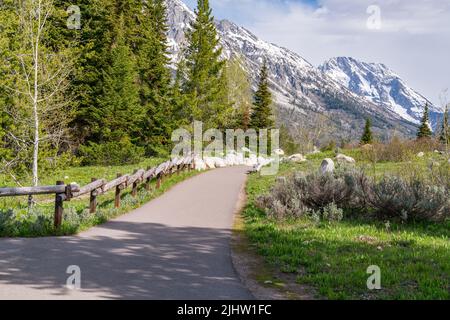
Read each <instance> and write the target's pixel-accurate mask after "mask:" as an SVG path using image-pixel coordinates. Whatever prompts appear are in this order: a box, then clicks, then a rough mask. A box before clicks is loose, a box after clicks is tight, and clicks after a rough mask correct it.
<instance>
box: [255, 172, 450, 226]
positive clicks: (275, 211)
mask: <svg viewBox="0 0 450 320" xmlns="http://www.w3.org/2000/svg"><path fill="white" fill-rule="evenodd" d="M257 205H258V206H259V207H261V208H263V209H264V210H265V211H266V213H267V214H268V215H269V216H272V217H274V218H281V219H282V218H288V217H302V216H308V217H312V218H314V219H315V220H317V219H323V220H328V221H340V220H342V219H343V217H344V212H345V213H346V215H347V217H350V216H353V215H357V216H359V217H361V215H363V216H364V217H367V218H372V219H377V220H381V221H386V220H390V219H394V220H403V221H420V220H425V221H444V220H446V219H449V218H450V193H449V188H448V186H446V185H437V184H432V183H430V182H428V181H426V180H422V179H419V178H414V179H409V180H407V179H403V178H400V177H397V176H386V177H384V178H382V179H381V180H379V181H375V180H374V179H372V178H370V177H368V176H366V175H365V174H364V172H362V171H359V170H356V169H346V168H341V169H339V170H337V171H336V172H335V173H333V174H325V175H323V174H319V173H310V174H307V175H305V174H301V173H297V174H295V175H292V176H289V177H287V178H284V179H279V180H278V182H277V183H276V184H275V186H274V187H273V188H272V190H271V192H270V193H269V194H267V195H264V196H261V197H259V198H258V199H257Z"/></svg>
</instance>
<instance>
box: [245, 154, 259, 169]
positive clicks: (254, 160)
mask: <svg viewBox="0 0 450 320" xmlns="http://www.w3.org/2000/svg"><path fill="white" fill-rule="evenodd" d="M244 164H245V165H246V166H248V167H253V166H254V165H256V164H258V158H257V157H256V155H254V154H251V155H250V156H249V157H248V158H245V159H244Z"/></svg>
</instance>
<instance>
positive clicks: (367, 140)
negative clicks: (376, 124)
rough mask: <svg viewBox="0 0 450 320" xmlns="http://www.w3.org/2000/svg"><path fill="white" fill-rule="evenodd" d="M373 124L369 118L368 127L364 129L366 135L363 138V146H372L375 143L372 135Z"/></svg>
mask: <svg viewBox="0 0 450 320" xmlns="http://www.w3.org/2000/svg"><path fill="white" fill-rule="evenodd" d="M371 127H372V122H371V121H370V119H369V118H368V119H367V120H366V126H365V128H364V133H363V135H362V137H361V144H371V143H372V142H373V135H372V129H371Z"/></svg>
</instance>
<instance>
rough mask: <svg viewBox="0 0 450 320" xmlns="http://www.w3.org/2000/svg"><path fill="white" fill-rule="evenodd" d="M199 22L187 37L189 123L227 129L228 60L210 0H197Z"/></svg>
mask: <svg viewBox="0 0 450 320" xmlns="http://www.w3.org/2000/svg"><path fill="white" fill-rule="evenodd" d="M195 13H196V19H195V21H194V22H193V23H192V26H191V27H192V28H191V31H190V32H189V33H188V34H187V39H188V46H187V48H186V53H185V57H184V58H185V60H186V79H185V82H184V92H185V93H186V94H188V96H189V97H190V104H191V106H190V108H191V110H190V112H189V113H190V115H191V119H190V120H194V119H195V120H201V121H203V122H204V124H205V127H207V128H212V127H219V128H220V127H224V126H226V122H227V120H228V116H229V114H230V113H231V110H232V108H231V106H230V105H229V104H228V103H227V101H228V100H227V90H226V88H227V81H226V74H225V61H224V60H223V59H221V54H222V48H221V46H220V44H219V37H218V35H217V30H216V27H215V24H214V17H213V16H212V10H211V8H210V6H209V1H208V0H198V2H197V9H196V11H195Z"/></svg>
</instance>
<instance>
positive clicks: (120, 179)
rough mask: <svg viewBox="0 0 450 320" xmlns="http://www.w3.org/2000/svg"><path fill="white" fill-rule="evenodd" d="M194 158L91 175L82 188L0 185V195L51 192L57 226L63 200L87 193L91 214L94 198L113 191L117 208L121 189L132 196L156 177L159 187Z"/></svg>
mask: <svg viewBox="0 0 450 320" xmlns="http://www.w3.org/2000/svg"><path fill="white" fill-rule="evenodd" d="M194 159H195V157H194V156H189V157H184V158H177V159H173V160H169V161H166V162H164V163H161V164H160V165H158V166H156V167H149V168H147V169H146V170H144V169H139V170H136V171H134V172H133V173H132V174H126V175H122V174H120V173H119V174H117V178H116V179H114V180H112V181H107V180H105V179H97V178H92V182H91V183H89V184H87V185H85V186H83V187H80V186H79V185H77V184H73V183H72V184H68V185H66V184H65V183H64V181H57V182H56V185H54V186H38V187H21V188H0V197H18V196H33V195H45V194H54V195H55V216H54V226H55V228H57V229H58V228H59V227H60V226H61V223H62V217H63V213H64V202H65V201H70V200H71V199H76V198H80V197H82V196H87V195H89V212H90V213H95V212H96V210H97V197H98V196H99V195H102V194H105V193H107V192H108V191H112V190H115V198H114V206H115V207H116V208H119V207H120V199H121V192H122V191H123V190H125V189H126V188H129V187H131V195H132V196H133V197H136V196H137V193H138V188H139V185H141V184H143V187H144V188H145V190H150V183H151V182H152V180H153V179H156V188H157V189H159V188H160V187H161V184H162V182H163V179H164V177H165V176H170V175H172V174H174V173H178V174H179V173H180V172H182V171H185V170H189V171H190V170H192V169H195V164H194V163H195V162H194Z"/></svg>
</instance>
